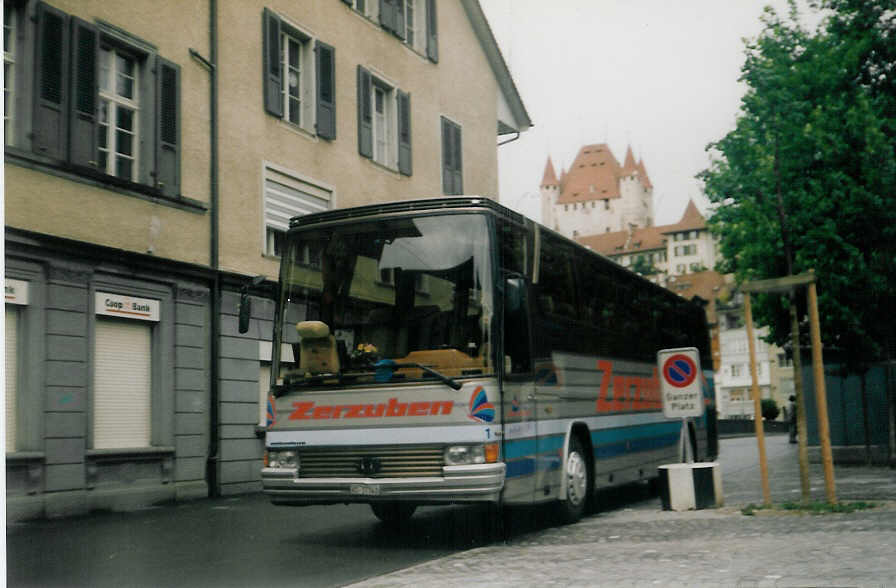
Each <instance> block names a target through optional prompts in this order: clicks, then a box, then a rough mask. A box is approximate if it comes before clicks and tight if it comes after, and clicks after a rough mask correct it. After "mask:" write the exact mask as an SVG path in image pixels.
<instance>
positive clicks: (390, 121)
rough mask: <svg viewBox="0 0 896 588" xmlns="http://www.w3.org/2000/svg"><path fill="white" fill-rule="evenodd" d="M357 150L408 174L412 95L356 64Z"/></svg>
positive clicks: (409, 172)
mask: <svg viewBox="0 0 896 588" xmlns="http://www.w3.org/2000/svg"><path fill="white" fill-rule="evenodd" d="M358 151H359V152H360V153H361V155H362V156H364V157H367V158H369V159H372V160H373V161H375V162H377V163H379V164H380V165H383V166H385V167H388V168H391V169H396V168H397V169H398V171H399V172H400V173H402V174H403V175H406V176H409V175H411V171H412V170H411V95H410V94H407V93H406V92H402V91H401V90H399V89H397V88H395V87H394V86H393V85H392V84H389V83H388V82H386V81H385V80H383V79H381V78H379V77H376V76H374V75H373V74H372V73H371V72H370V71H368V70H367V69H365V68H363V67H361V66H360V65H359V66H358Z"/></svg>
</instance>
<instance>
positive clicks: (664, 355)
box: [657, 347, 703, 418]
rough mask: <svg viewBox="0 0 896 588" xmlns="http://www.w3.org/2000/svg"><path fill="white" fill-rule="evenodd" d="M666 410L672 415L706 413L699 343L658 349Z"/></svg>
mask: <svg viewBox="0 0 896 588" xmlns="http://www.w3.org/2000/svg"><path fill="white" fill-rule="evenodd" d="M657 365H658V368H659V372H660V390H661V392H662V394H663V414H664V415H666V416H667V417H669V418H687V417H697V416H700V415H702V414H703V391H702V389H701V385H700V356H699V354H698V352H697V348H696V347H684V348H680V349H663V350H661V351H660V352H659V353H657Z"/></svg>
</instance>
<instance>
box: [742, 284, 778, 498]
mask: <svg viewBox="0 0 896 588" xmlns="http://www.w3.org/2000/svg"><path fill="white" fill-rule="evenodd" d="M744 319H745V322H746V323H747V346H748V347H749V349H750V379H751V380H752V385H751V392H752V394H753V423H754V424H755V427H756V443H757V445H758V446H759V473H760V476H761V477H762V498H763V503H764V504H765V505H766V506H770V505H771V503H772V497H771V490H770V489H769V485H768V460H767V459H766V456H765V430H764V429H763V426H762V403H761V402H760V400H759V381H758V377H757V376H756V342H755V341H754V340H753V309H752V307H751V305H750V294H749V293H747V294H746V296H744Z"/></svg>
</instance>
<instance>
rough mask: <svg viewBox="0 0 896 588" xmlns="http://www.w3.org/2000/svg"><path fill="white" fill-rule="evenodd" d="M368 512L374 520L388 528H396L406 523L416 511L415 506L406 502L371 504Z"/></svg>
mask: <svg viewBox="0 0 896 588" xmlns="http://www.w3.org/2000/svg"><path fill="white" fill-rule="evenodd" d="M370 510H372V511H373V514H374V515H376V518H378V519H379V520H381V521H383V522H384V523H386V524H387V525H389V526H397V525H400V524H401V523H404V522H406V521H408V520H409V519H410V518H411V516H413V514H414V511H415V510H417V505H416V504H409V503H407V502H371V503H370Z"/></svg>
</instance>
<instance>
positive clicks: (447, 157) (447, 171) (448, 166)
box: [442, 117, 454, 194]
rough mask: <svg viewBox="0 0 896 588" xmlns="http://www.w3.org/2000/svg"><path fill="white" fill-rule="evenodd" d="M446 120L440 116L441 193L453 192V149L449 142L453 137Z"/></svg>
mask: <svg viewBox="0 0 896 588" xmlns="http://www.w3.org/2000/svg"><path fill="white" fill-rule="evenodd" d="M448 125H449V123H448V120H447V119H445V118H444V117H443V118H442V193H443V194H454V173H453V172H452V168H453V165H452V163H451V157H452V156H453V155H454V149H453V148H452V146H451V142H452V140H453V138H454V135H453V134H452V133H451V128H450V127H449V126H448Z"/></svg>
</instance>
